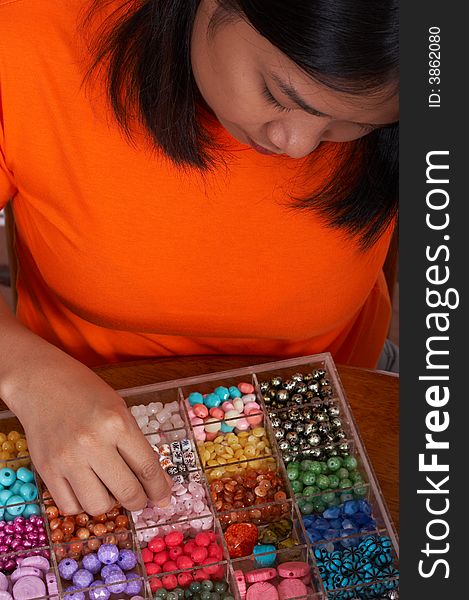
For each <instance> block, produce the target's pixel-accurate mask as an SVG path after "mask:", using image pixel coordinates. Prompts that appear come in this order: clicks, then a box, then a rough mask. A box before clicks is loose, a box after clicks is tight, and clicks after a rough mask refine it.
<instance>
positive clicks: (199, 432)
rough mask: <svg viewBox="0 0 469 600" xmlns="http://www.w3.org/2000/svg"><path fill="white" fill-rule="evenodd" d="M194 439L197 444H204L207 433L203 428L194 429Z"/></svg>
mask: <svg viewBox="0 0 469 600" xmlns="http://www.w3.org/2000/svg"><path fill="white" fill-rule="evenodd" d="M194 437H195V439H196V440H198V441H199V442H205V440H206V439H207V433H206V432H205V429H204V428H203V427H194ZM214 439H215V438H214Z"/></svg>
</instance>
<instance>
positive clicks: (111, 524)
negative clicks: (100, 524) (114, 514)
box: [104, 521, 116, 533]
mask: <svg viewBox="0 0 469 600" xmlns="http://www.w3.org/2000/svg"><path fill="white" fill-rule="evenodd" d="M104 525H105V527H106V529H107V530H108V532H109V533H112V532H113V531H114V529H115V528H116V524H115V523H114V521H106V523H104Z"/></svg>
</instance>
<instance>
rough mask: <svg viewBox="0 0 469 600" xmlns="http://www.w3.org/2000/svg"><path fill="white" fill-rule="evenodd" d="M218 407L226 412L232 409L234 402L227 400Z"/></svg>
mask: <svg viewBox="0 0 469 600" xmlns="http://www.w3.org/2000/svg"><path fill="white" fill-rule="evenodd" d="M220 408H221V409H222V410H223V412H228V411H229V410H234V404H233V402H229V401H228V400H227V401H226V402H223V404H222V405H221V407H220Z"/></svg>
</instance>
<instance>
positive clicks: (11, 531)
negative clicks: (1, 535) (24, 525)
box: [5, 523, 15, 535]
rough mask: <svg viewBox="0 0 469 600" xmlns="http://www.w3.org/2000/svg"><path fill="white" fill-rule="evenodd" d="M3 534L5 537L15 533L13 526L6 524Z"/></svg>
mask: <svg viewBox="0 0 469 600" xmlns="http://www.w3.org/2000/svg"><path fill="white" fill-rule="evenodd" d="M5 533H6V534H7V535H13V534H14V533H15V526H14V525H13V523H8V525H7V526H6V527H5Z"/></svg>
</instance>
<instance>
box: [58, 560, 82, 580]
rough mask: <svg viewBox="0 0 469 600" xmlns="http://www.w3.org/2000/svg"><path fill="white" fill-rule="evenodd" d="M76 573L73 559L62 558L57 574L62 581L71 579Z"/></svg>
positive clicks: (76, 565) (76, 567) (76, 568)
mask: <svg viewBox="0 0 469 600" xmlns="http://www.w3.org/2000/svg"><path fill="white" fill-rule="evenodd" d="M76 571H78V563H77V561H76V560H74V559H73V558H64V559H62V560H61V561H60V562H59V573H60V577H62V579H67V580H70V579H72V577H73V575H74V573H75V572H76Z"/></svg>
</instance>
